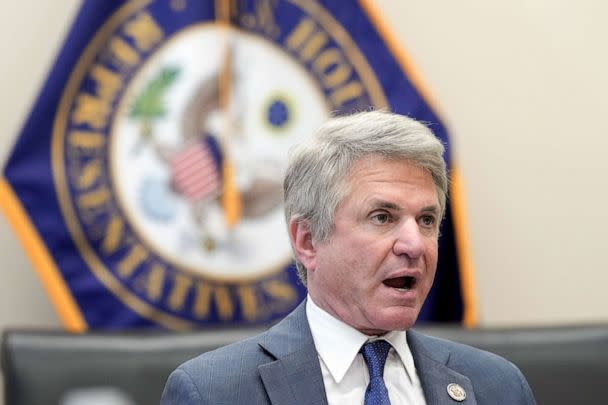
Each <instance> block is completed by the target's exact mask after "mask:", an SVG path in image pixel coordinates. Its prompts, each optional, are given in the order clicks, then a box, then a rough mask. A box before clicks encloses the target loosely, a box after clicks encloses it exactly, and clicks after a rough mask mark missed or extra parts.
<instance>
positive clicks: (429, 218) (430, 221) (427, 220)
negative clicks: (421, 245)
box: [420, 215, 435, 227]
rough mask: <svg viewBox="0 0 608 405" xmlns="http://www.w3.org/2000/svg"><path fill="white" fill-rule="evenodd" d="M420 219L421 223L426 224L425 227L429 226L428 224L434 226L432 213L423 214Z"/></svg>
mask: <svg viewBox="0 0 608 405" xmlns="http://www.w3.org/2000/svg"><path fill="white" fill-rule="evenodd" d="M420 221H421V222H422V225H424V226H426V227H430V226H434V225H435V217H434V216H432V215H424V216H423V217H422V218H421V219H420Z"/></svg>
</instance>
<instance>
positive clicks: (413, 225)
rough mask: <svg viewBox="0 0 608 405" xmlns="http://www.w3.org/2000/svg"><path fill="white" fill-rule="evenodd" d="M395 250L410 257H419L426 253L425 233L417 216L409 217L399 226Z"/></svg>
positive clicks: (398, 254) (399, 254)
mask: <svg viewBox="0 0 608 405" xmlns="http://www.w3.org/2000/svg"><path fill="white" fill-rule="evenodd" d="M393 252H394V253H395V255H397V256H402V255H405V256H407V257H408V258H410V259H417V258H419V257H420V256H422V255H423V254H424V235H422V233H421V232H420V227H419V226H418V222H417V221H416V219H415V218H408V219H407V220H405V221H403V223H402V224H400V226H399V227H397V231H396V238H395V243H394V245H393Z"/></svg>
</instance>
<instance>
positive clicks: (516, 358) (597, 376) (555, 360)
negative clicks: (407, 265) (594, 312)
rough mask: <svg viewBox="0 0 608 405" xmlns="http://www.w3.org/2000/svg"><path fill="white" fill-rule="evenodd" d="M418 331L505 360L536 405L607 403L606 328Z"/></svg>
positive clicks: (607, 334) (441, 329) (607, 331)
mask: <svg viewBox="0 0 608 405" xmlns="http://www.w3.org/2000/svg"><path fill="white" fill-rule="evenodd" d="M418 330H419V331H420V332H423V333H427V334H429V335H433V336H437V337H442V338H445V339H449V340H453V341H457V342H461V343H465V344H468V345H470V346H475V347H478V348H480V349H483V350H487V351H490V352H493V353H496V354H498V355H500V356H502V357H505V358H507V359H509V360H510V361H511V362H513V363H514V364H516V365H517V366H518V367H519V368H520V369H521V371H522V372H523V373H524V375H525V376H526V378H527V380H528V382H529V383H530V386H531V388H532V391H533V392H534V395H535V397H536V401H537V402H538V404H540V405H544V404H551V405H562V404H563V405H565V404H577V405H581V404H603V403H607V400H606V388H607V386H606V385H605V384H606V382H608V325H595V326H570V327H546V328H520V329H487V330H483V329H477V330H466V329H462V328H451V327H443V328H442V327H427V328H418Z"/></svg>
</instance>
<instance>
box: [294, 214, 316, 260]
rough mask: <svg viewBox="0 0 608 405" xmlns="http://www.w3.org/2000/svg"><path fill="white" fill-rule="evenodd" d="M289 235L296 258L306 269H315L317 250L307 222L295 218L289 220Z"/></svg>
mask: <svg viewBox="0 0 608 405" xmlns="http://www.w3.org/2000/svg"><path fill="white" fill-rule="evenodd" d="M289 237H290V238H291V244H292V245H293V250H294V252H295V255H296V258H297V259H298V260H299V261H300V263H302V264H303V265H304V267H306V269H307V270H309V271H315V269H316V267H317V252H316V250H315V245H314V243H313V240H312V232H311V231H310V227H309V225H308V222H306V221H302V220H296V219H292V220H291V221H289Z"/></svg>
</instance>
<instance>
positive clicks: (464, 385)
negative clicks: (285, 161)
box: [161, 111, 535, 405]
mask: <svg viewBox="0 0 608 405" xmlns="http://www.w3.org/2000/svg"><path fill="white" fill-rule="evenodd" d="M443 151H444V149H443V145H442V144H441V142H440V141H439V140H438V139H437V138H435V136H434V135H433V134H432V133H431V131H430V130H429V129H428V128H426V127H425V126H424V125H422V124H420V123H418V122H416V121H414V120H411V119H409V118H406V117H403V116H399V115H395V114H390V113H386V112H378V111H375V112H364V113H359V114H354V115H351V116H348V117H341V118H334V119H331V120H330V121H328V122H327V123H326V124H325V125H323V126H322V127H321V128H320V129H319V131H318V132H317V134H316V135H315V136H314V137H312V138H311V139H310V140H309V141H308V142H307V143H305V144H303V145H301V146H299V148H297V149H296V150H295V151H294V153H293V154H292V156H291V159H290V163H289V167H288V169H287V174H286V177H285V182H284V194H285V216H286V220H287V224H288V231H289V236H290V238H291V243H292V246H293V250H294V254H295V257H296V263H297V267H298V272H299V275H300V278H301V279H302V281H303V282H304V283H305V284H306V285H307V288H308V298H307V300H306V301H305V302H304V303H303V304H301V305H300V306H299V307H298V308H296V309H295V310H294V311H293V312H292V313H291V314H290V315H288V316H287V317H286V318H285V319H284V320H282V321H281V322H279V323H278V324H277V325H275V326H274V327H272V328H270V329H269V330H268V331H267V332H265V333H263V334H261V335H259V336H256V337H253V338H250V339H248V340H245V341H243V342H240V343H236V344H233V345H230V346H226V347H224V348H221V349H219V350H216V351H213V352H210V353H205V354H203V355H201V356H199V357H197V358H195V359H193V360H190V361H189V362H186V363H185V364H183V365H182V366H180V367H179V368H178V369H177V370H176V371H174V372H173V373H172V374H171V376H170V377H169V380H168V382H167V385H166V387H165V391H164V393H163V400H162V402H161V403H162V404H164V405H174V404H175V405H176V404H231V405H232V404H273V405H278V404H285V405H287V404H294V405H295V404H328V403H329V404H365V405H371V404H389V403H390V404H393V405H397V404H416V405H418V404H426V405H436V404H455V403H458V402H460V403H463V404H478V405H519V404H535V401H534V398H533V395H532V392H531V390H530V387H529V386H528V383H527V382H526V380H525V379H524V377H523V376H522V374H521V372H520V371H519V370H518V369H517V368H516V367H515V366H514V365H513V364H511V363H509V362H508V361H506V360H504V359H502V358H500V357H498V356H495V355H493V354H490V353H487V352H483V351H480V350H477V349H474V348H471V347H468V346H464V345H460V344H457V343H453V342H449V341H445V340H440V339H436V338H432V337H427V336H423V335H421V334H418V333H416V332H414V331H411V330H409V329H410V327H411V326H412V325H413V324H414V322H415V321H416V318H417V317H418V313H419V312H420V308H421V307H422V304H423V303H424V300H425V298H426V296H427V294H428V292H429V290H430V288H431V285H432V283H433V278H434V275H435V268H436V265H437V248H438V245H437V240H438V236H439V224H440V222H441V218H442V217H443V214H444V210H445V205H446V194H447V189H448V180H447V175H446V167H445V163H444V160H443ZM389 401H390V402H389Z"/></svg>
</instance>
